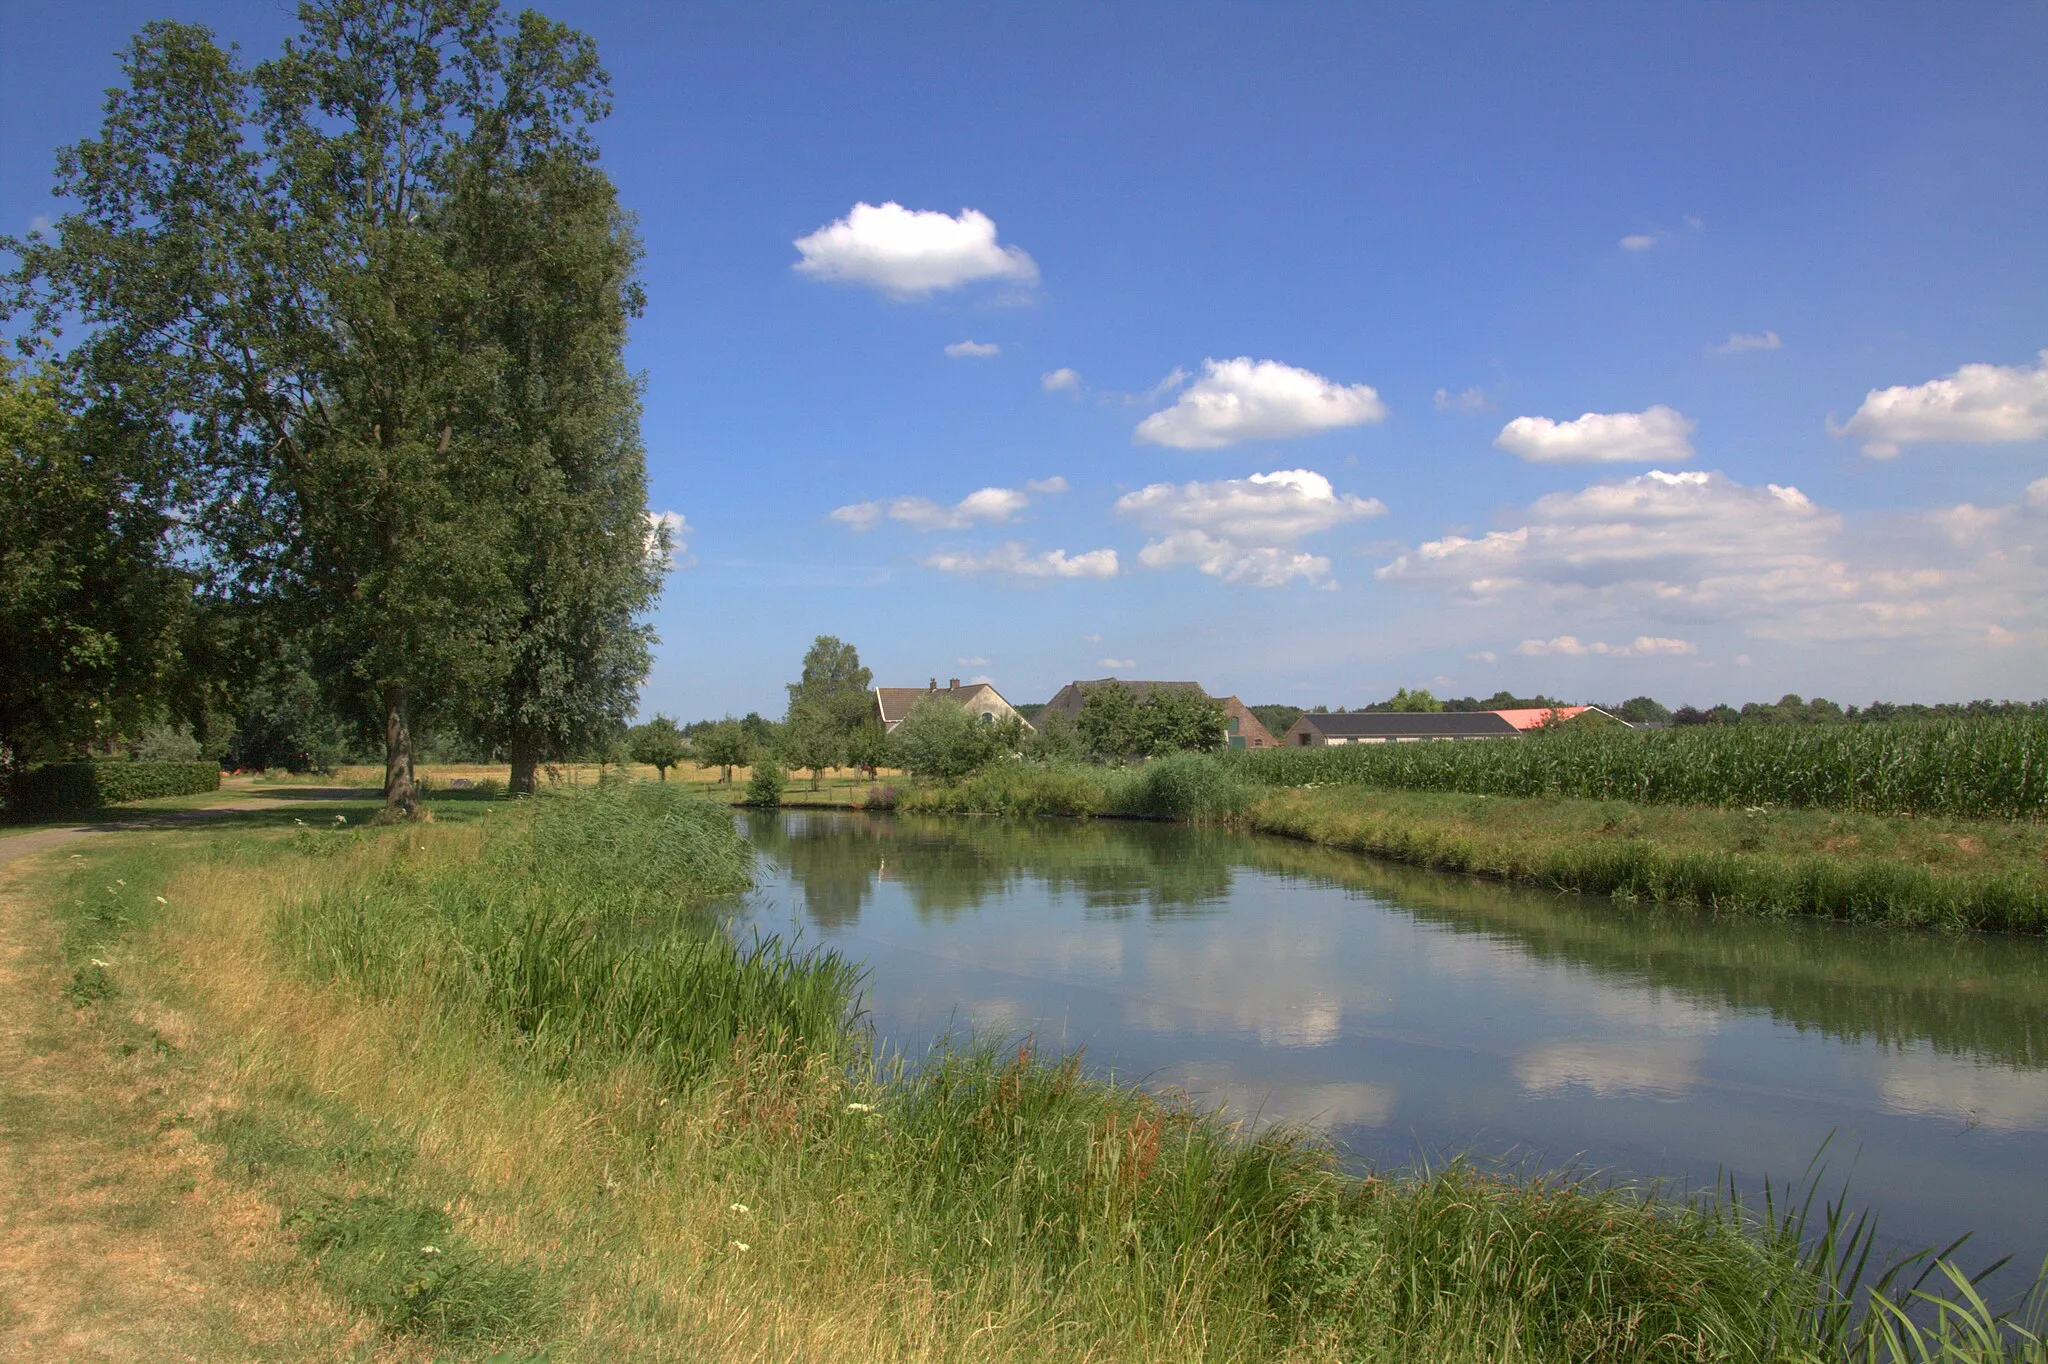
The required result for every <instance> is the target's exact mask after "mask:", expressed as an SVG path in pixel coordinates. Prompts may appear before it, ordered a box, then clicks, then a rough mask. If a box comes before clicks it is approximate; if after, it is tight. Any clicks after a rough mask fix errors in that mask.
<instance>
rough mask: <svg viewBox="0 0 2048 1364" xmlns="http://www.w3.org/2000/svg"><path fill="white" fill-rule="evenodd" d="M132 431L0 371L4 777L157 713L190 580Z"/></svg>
mask: <svg viewBox="0 0 2048 1364" xmlns="http://www.w3.org/2000/svg"><path fill="white" fill-rule="evenodd" d="M131 437H132V433H131V432H128V431H126V430H124V429H122V425H121V423H119V422H117V421H112V420H109V419H108V418H107V414H105V413H98V414H85V415H81V414H78V413H76V412H74V411H73V410H72V408H71V406H70V400H69V397H68V395H67V394H66V392H65V389H64V385H63V383H62V382H61V376H60V375H59V374H58V373H57V372H55V371H53V370H48V369H44V370H35V371H30V370H26V369H18V368H17V367H15V366H12V365H8V364H6V363H4V362H0V776H5V775H6V773H7V771H8V770H9V769H10V768H12V767H13V766H15V765H17V764H18V763H21V762H23V761H25V760H27V759H28V758H31V757H35V756H39V755H43V754H49V753H58V752H62V751H64V750H66V749H72V748H75V747H76V746H78V745H81V744H84V743H87V742H90V741H92V740H95V739H105V738H111V737H113V735H114V734H115V733H117V732H122V731H126V732H130V733H133V732H136V731H138V730H139V729H140V727H141V726H142V725H143V724H145V723H147V722H148V721H150V720H152V719H154V718H156V716H157V713H158V710H159V709H160V707H161V706H162V705H163V704H164V702H165V699H166V693H167V689H168V687H169V684H170V683H171V682H172V680H173V671H174V668H175V663H176V656H177V641H178V635H179V632H180V629H181V627H182V624H183V622H184V621H185V620H186V618H187V617H188V616H189V614H190V610H189V608H190V601H191V584H190V582H189V580H188V579H187V578H186V577H185V576H184V575H183V574H181V573H180V572H178V571H177V570H176V568H175V567H174V566H173V564H172V562H171V550H172V547H173V541H172V531H173V529H174V526H173V523H172V521H171V520H170V519H169V518H168V517H167V516H166V515H165V514H164V512H163V508H162V492H161V489H160V488H158V487H156V486H154V483H153V480H152V479H151V478H150V477H149V475H148V473H147V467H146V466H144V467H142V468H138V467H137V465H136V464H135V462H134V461H132V460H131V459H129V458H126V456H128V455H130V454H131V453H132V452H133V449H134V446H133V442H132V439H131Z"/></svg>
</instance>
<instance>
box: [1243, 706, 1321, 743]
mask: <svg viewBox="0 0 2048 1364" xmlns="http://www.w3.org/2000/svg"><path fill="white" fill-rule="evenodd" d="M1246 709H1247V710H1249V711H1251V713H1252V714H1253V715H1254V716H1256V717H1257V719H1258V722H1259V723H1260V724H1262V725H1264V726H1265V727H1266V732H1267V733H1268V734H1271V735H1272V736H1273V737H1274V738H1276V739H1277V738H1279V737H1280V736H1281V735H1283V734H1285V733H1286V732H1287V731H1288V730H1290V729H1293V728H1294V722H1295V721H1296V720H1299V719H1300V718H1301V717H1302V716H1303V715H1305V714H1307V712H1306V711H1304V710H1303V709H1302V708H1301V707H1300V706H1284V705H1271V706H1247V707H1246Z"/></svg>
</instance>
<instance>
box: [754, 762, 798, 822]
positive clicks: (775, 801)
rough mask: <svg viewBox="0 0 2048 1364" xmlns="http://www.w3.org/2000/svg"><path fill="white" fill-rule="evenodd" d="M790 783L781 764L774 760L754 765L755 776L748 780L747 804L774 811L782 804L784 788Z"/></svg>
mask: <svg viewBox="0 0 2048 1364" xmlns="http://www.w3.org/2000/svg"><path fill="white" fill-rule="evenodd" d="M788 783H789V777H788V775H787V774H785V773H784V772H783V770H782V765H781V764H780V763H778V762H776V761H775V760H774V759H772V758H763V759H761V760H760V761H759V762H757V763H755V764H754V774H753V775H752V776H751V777H748V778H747V804H749V805H758V806H760V807H761V808H763V809H769V810H772V809H774V808H775V807H776V806H778V805H780V804H782V788H783V787H784V786H786V785H788Z"/></svg>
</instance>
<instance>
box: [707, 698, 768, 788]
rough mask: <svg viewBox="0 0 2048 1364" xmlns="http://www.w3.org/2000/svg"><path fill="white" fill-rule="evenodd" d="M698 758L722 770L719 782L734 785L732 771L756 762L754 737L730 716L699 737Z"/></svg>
mask: <svg viewBox="0 0 2048 1364" xmlns="http://www.w3.org/2000/svg"><path fill="white" fill-rule="evenodd" d="M696 747H697V753H698V756H700V757H701V758H703V760H704V761H705V762H707V763H709V764H711V765H712V766H713V767H716V768H720V769H722V771H721V775H720V776H719V780H720V781H722V782H724V783H725V784H726V785H727V786H730V785H732V770H733V769H734V768H735V767H745V766H746V765H747V764H748V763H751V762H752V761H753V760H754V752H755V743H754V736H753V735H751V734H749V733H747V731H746V727H745V726H743V725H742V724H740V722H739V721H737V720H735V719H733V718H732V717H731V716H730V715H728V716H726V717H725V718H724V719H723V720H720V721H719V722H718V723H717V724H715V725H713V726H711V727H710V728H709V729H707V730H705V731H704V732H703V733H702V734H699V735H698V736H697V744H696Z"/></svg>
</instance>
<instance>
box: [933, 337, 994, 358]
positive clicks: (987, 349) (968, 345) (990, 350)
mask: <svg viewBox="0 0 2048 1364" xmlns="http://www.w3.org/2000/svg"><path fill="white" fill-rule="evenodd" d="M1002 353H1003V348H1002V347H1001V346H999V345H997V344H996V343H995V342H993V341H976V340H974V339H973V338H972V337H970V338H968V339H967V340H965V341H955V342H954V343H953V344H952V345H950V346H948V347H946V354H947V355H948V356H950V357H952V358H953V359H955V360H981V359H986V358H987V357H988V356H991V355H1001V354H1002Z"/></svg>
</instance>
